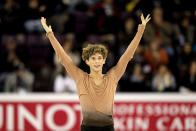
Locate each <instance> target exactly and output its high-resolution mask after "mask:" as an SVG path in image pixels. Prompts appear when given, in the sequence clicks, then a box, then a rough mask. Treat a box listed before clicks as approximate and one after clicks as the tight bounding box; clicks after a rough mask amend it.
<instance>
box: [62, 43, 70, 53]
mask: <svg viewBox="0 0 196 131" xmlns="http://www.w3.org/2000/svg"><path fill="white" fill-rule="evenodd" d="M63 48H64V50H65V51H66V52H70V51H71V50H72V43H71V42H70V41H66V42H64V45H63Z"/></svg>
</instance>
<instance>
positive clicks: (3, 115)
mask: <svg viewBox="0 0 196 131" xmlns="http://www.w3.org/2000/svg"><path fill="white" fill-rule="evenodd" d="M189 97H190V96H189ZM174 98H175V99H174ZM186 98H187V96H176V97H174V96H171V97H168V96H162V95H159V96H153V95H150V96H146V95H145V94H140V95H132V94H130V95H117V96H116V99H115V105H114V125H115V131H144V130H145V131H160V130H161V131H196V97H195V96H194V97H192V98H187V99H186ZM80 113H81V107H80V105H79V102H78V98H77V96H75V95H74V96H73V95H67V96H63V95H60V96H59V95H58V96H57V95H42V94H40V95H26V96H22V97H21V96H18V95H6V96H2V95H1V96H0V131H79V130H80V123H81V114H80Z"/></svg>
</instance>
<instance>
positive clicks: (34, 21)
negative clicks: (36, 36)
mask: <svg viewBox="0 0 196 131" xmlns="http://www.w3.org/2000/svg"><path fill="white" fill-rule="evenodd" d="M46 9H47V6H46V5H41V4H40V1H39V0H28V3H27V9H26V10H25V11H26V16H25V20H26V21H25V22H24V27H25V30H26V31H27V32H28V33H39V32H42V31H43V29H42V27H41V23H40V21H39V19H40V18H41V16H43V15H46V14H45V13H46Z"/></svg>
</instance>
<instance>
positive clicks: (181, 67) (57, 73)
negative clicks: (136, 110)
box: [0, 0, 196, 93]
mask: <svg viewBox="0 0 196 131" xmlns="http://www.w3.org/2000/svg"><path fill="white" fill-rule="evenodd" d="M142 13H143V14H144V16H146V15H147V14H151V21H150V22H149V23H148V25H147V26H146V30H145V32H144V35H143V37H142V40H141V42H140V45H139V47H138V48H137V50H136V52H135V55H134V57H133V59H132V60H131V61H130V62H129V64H128V67H127V70H126V72H125V74H124V75H123V77H122V78H121V80H120V81H119V84H118V87H117V91H118V92H194V91H196V25H195V23H196V9H195V8H194V4H192V3H191V2H187V1H186V0H53V1H52V0H51V1H49V0H1V1H0V92H19V93H25V92H57V93H62V92H69V93H75V92H76V88H75V83H74V81H73V80H72V78H71V77H70V76H69V75H68V74H67V72H66V70H65V69H64V68H63V67H62V65H61V64H60V63H59V61H58V60H57V57H56V55H55V52H54V50H53V48H52V46H51V44H50V42H49V40H48V39H47V37H46V35H45V32H44V30H43V28H42V25H41V23H40V18H41V17H42V16H44V17H45V18H46V19H47V23H48V24H49V25H51V26H52V29H53V31H54V33H55V36H56V37H57V39H58V40H59V42H60V43H61V45H62V46H63V48H64V50H65V51H66V52H67V53H68V55H69V56H70V57H71V58H72V60H73V62H74V63H75V64H76V65H77V66H78V67H80V68H81V69H83V70H84V71H86V72H89V68H88V67H87V65H85V63H84V62H83V61H82V60H81V51H82V48H83V47H84V46H86V45H87V44H88V43H92V44H93V43H102V44H104V45H105V46H106V47H107V48H108V50H109V54H108V58H107V62H106V64H105V65H104V69H103V73H105V72H107V71H108V70H109V69H110V68H111V67H112V66H114V65H115V64H116V63H117V61H118V60H119V58H120V56H121V55H122V54H123V53H124V51H125V50H126V48H127V46H128V45H129V44H130V42H131V40H132V39H133V38H134V36H135V34H136V32H137V27H138V24H140V23H141V21H140V15H141V14H142Z"/></svg>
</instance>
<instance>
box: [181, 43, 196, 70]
mask: <svg viewBox="0 0 196 131" xmlns="http://www.w3.org/2000/svg"><path fill="white" fill-rule="evenodd" d="M195 58H196V56H195V54H194V52H193V50H192V45H191V44H190V43H189V42H185V43H184V45H183V46H182V50H181V53H180V57H179V65H180V67H179V68H181V67H182V66H185V68H186V69H188V66H189V64H190V62H191V61H192V60H193V59H195Z"/></svg>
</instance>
